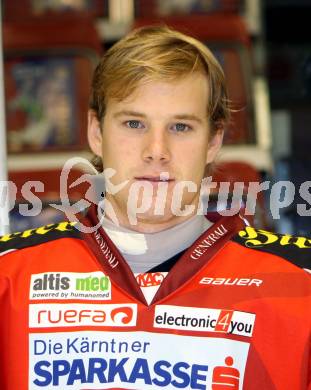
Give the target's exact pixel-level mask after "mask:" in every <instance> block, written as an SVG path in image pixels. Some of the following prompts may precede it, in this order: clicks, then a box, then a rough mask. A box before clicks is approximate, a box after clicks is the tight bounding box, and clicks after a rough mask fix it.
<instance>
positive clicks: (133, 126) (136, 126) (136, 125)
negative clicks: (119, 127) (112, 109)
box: [125, 120, 144, 129]
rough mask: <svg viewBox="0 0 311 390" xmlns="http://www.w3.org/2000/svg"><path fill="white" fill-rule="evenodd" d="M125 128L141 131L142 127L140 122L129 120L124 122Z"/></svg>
mask: <svg viewBox="0 0 311 390" xmlns="http://www.w3.org/2000/svg"><path fill="white" fill-rule="evenodd" d="M125 124H126V126H127V127H130V128H131V129H142V128H143V127H144V126H143V124H142V123H141V122H140V121H137V120H130V121H126V122H125Z"/></svg>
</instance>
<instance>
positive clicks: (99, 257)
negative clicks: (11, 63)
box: [0, 27, 311, 390]
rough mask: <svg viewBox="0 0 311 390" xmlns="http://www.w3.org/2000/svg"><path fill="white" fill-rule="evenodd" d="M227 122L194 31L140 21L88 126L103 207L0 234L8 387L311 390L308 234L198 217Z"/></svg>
mask: <svg viewBox="0 0 311 390" xmlns="http://www.w3.org/2000/svg"><path fill="white" fill-rule="evenodd" d="M228 117H229V108H228V99H227V94H226V88H225V82H224V77H223V73H222V70H221V68H220V66H219V65H218V63H217V61H216V60H215V58H214V57H213V55H212V54H211V53H210V51H209V50H208V49H207V48H206V47H205V46H204V45H203V44H201V43H200V42H198V41H197V40H195V39H193V38H191V37H188V36H185V35H183V34H181V33H179V32H176V31H172V30H170V29H168V28H165V27H153V28H145V29H142V30H138V31H135V32H134V33H132V34H130V35H129V36H127V37H126V38H124V39H123V40H121V41H120V42H119V43H117V44H116V45H115V46H114V47H112V48H111V49H110V50H109V51H108V52H107V53H106V55H105V56H104V57H103V59H102V60H101V61H100V63H99V65H98V67H97V69H96V71H95V74H94V79H93V86H92V98H91V107H90V112H89V123H88V136H89V143H90V146H91V149H92V151H93V152H94V153H95V155H96V156H97V161H96V164H97V166H98V169H99V170H100V171H102V170H104V172H106V197H105V203H106V210H107V215H108V217H105V218H102V219H101V221H100V224H99V221H98V220H99V217H98V210H97V208H96V207H91V209H90V210H89V211H88V214H87V216H86V217H84V218H81V219H80V224H72V223H60V224H55V225H49V226H45V227H41V228H38V229H34V230H30V231H26V232H23V233H15V234H11V235H8V236H4V237H2V238H1V239H0V243H1V250H2V253H3V257H2V259H1V261H0V307H1V311H2V315H3V317H2V321H1V325H0V346H1V348H0V360H1V365H0V388H1V389H9V390H16V389H19V390H24V389H44V388H46V389H54V388H55V389H56V388H57V389H62V390H63V389H64V390H66V389H159V388H165V389H213V390H216V389H219V390H220V389H251V390H253V389H257V390H262V389H265V390H270V389H271V390H272V389H273V390H274V389H278V390H282V389H284V390H285V389H297V390H298V389H311V381H310V369H309V368H310V366H309V364H310V363H309V362H310V329H311V310H310V309H311V283H310V277H309V275H308V273H307V272H306V270H304V269H303V268H307V264H310V257H311V249H310V248H311V241H310V240H308V239H305V238H302V237H298V238H294V237H291V236H288V235H284V236H280V235H276V234H273V233H269V232H266V231H263V230H255V229H253V228H251V227H249V226H247V227H245V226H244V222H243V220H242V219H241V218H240V217H239V215H235V216H233V217H221V216H219V217H218V218H216V219H214V218H212V216H209V215H208V216H207V218H206V217H205V216H203V215H202V213H201V212H200V208H201V205H200V188H201V182H202V179H203V177H204V171H205V167H206V165H208V166H209V165H210V164H211V163H212V162H213V161H214V159H215V157H216V155H217V152H218V150H219V148H220V147H221V143H222V136H223V128H224V124H225V122H226V121H227V119H228ZM107 170H109V175H108V176H109V178H107ZM111 172H112V174H111ZM82 226H83V227H88V228H89V230H90V232H89V233H84V232H81V230H83V229H81V227H82ZM94 226H97V228H96V229H95V228H94Z"/></svg>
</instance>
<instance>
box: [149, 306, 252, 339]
mask: <svg viewBox="0 0 311 390" xmlns="http://www.w3.org/2000/svg"><path fill="white" fill-rule="evenodd" d="M255 318H256V315H255V314H252V313H246V312H242V311H236V310H222V309H207V308H196V307H180V306H170V305H158V306H156V308H155V315H154V322H153V326H154V327H155V328H165V329H183V330H191V331H197V332H218V333H229V334H235V335H239V336H246V337H251V336H252V334H253V329H254V324H255Z"/></svg>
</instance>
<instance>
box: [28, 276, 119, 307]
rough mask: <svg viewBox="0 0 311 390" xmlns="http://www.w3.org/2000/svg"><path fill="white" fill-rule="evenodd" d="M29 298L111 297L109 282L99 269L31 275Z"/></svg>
mask: <svg viewBox="0 0 311 390" xmlns="http://www.w3.org/2000/svg"><path fill="white" fill-rule="evenodd" d="M29 298H30V299H75V298H77V299H104V300H106V299H111V283H110V279H109V277H108V276H107V275H105V274H104V273H103V272H101V271H96V272H89V273H78V272H70V273H68V272H46V273H41V274H33V275H31V281H30V292H29Z"/></svg>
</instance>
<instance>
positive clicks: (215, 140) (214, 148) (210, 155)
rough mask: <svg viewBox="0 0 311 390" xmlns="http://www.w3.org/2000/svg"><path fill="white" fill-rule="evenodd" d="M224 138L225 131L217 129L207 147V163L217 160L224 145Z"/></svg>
mask: <svg viewBox="0 0 311 390" xmlns="http://www.w3.org/2000/svg"><path fill="white" fill-rule="evenodd" d="M223 138H224V131H223V130H217V131H216V133H215V134H214V135H213V136H212V137H211V139H210V140H209V143H208V148H207V156H206V164H211V163H212V162H213V161H214V160H215V158H216V156H217V154H218V152H219V150H220V148H221V146H222V141H223Z"/></svg>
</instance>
